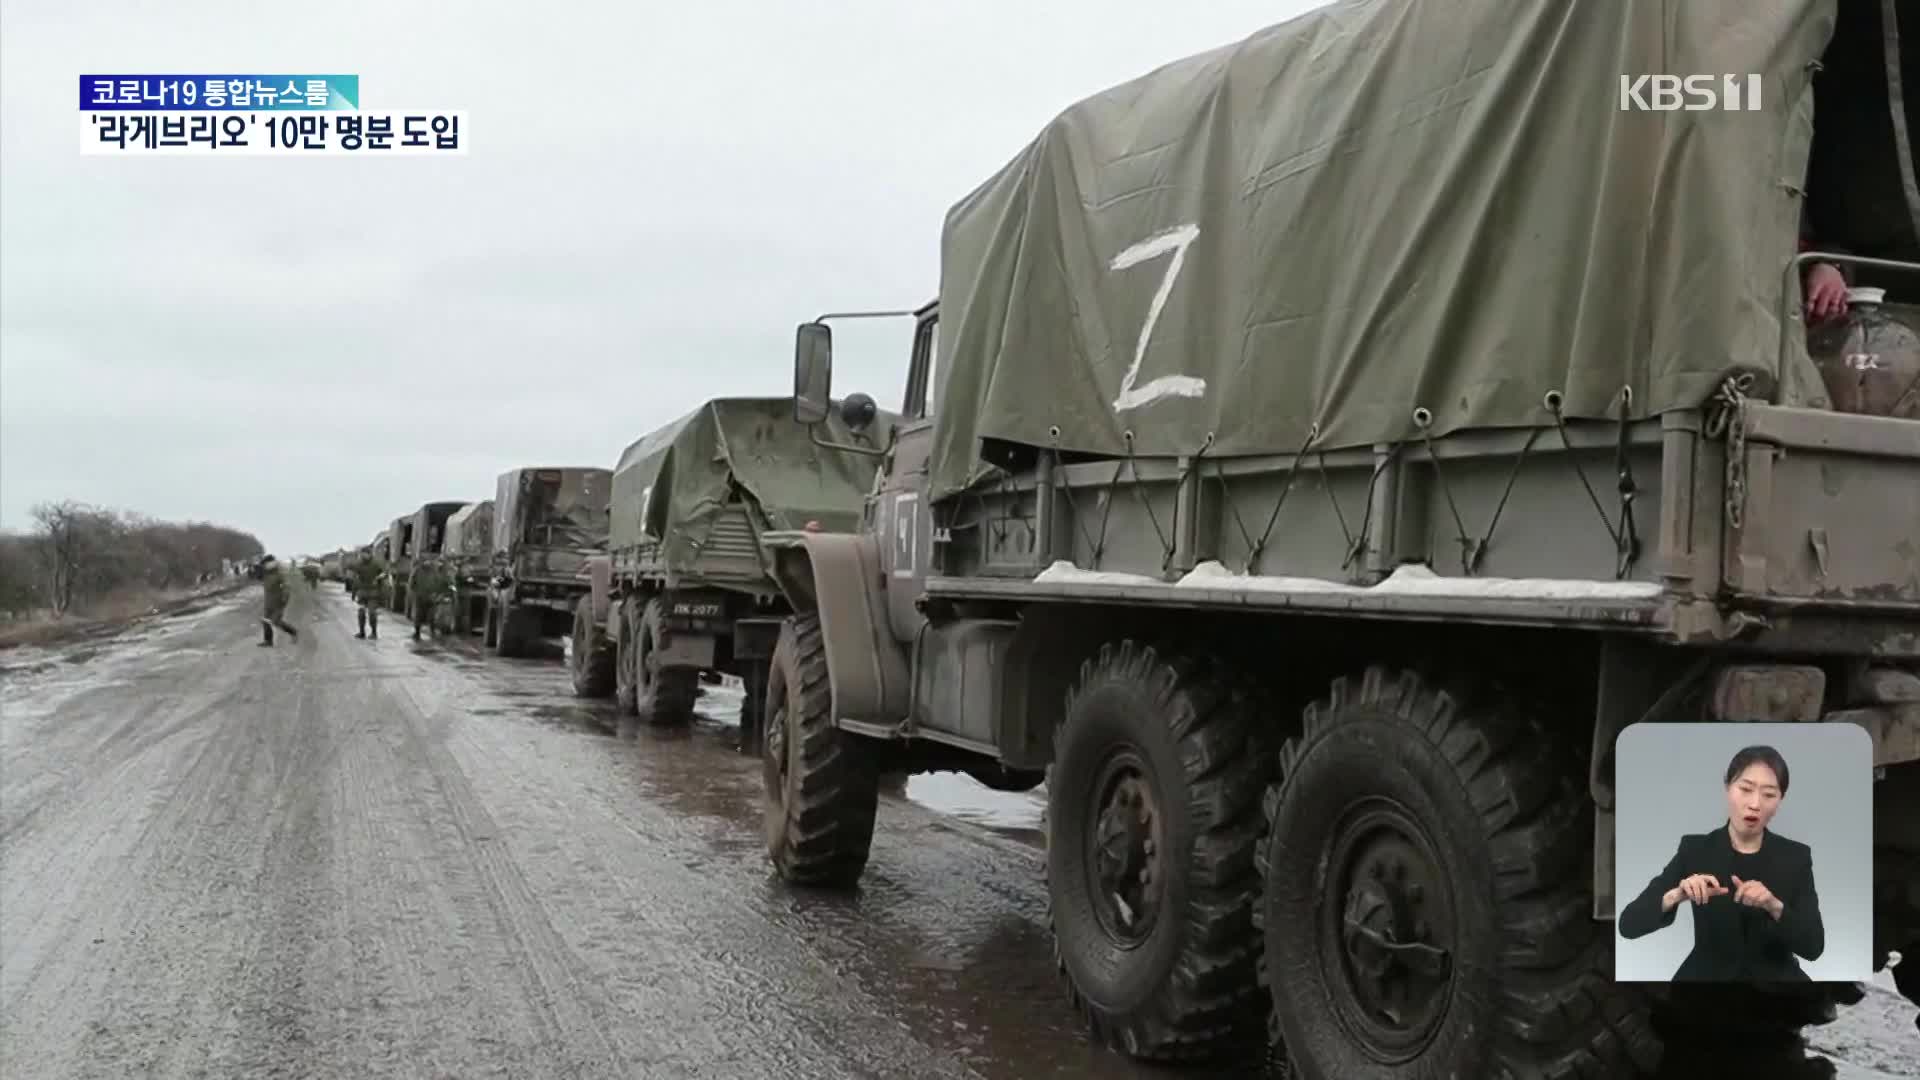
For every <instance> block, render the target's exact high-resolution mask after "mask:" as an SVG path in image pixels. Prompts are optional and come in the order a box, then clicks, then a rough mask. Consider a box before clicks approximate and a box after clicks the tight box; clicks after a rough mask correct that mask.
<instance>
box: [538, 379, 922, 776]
mask: <svg viewBox="0 0 1920 1080" xmlns="http://www.w3.org/2000/svg"><path fill="white" fill-rule="evenodd" d="M862 407H863V404H862V403H861V402H856V403H855V412H856V413H857V415H858V419H859V420H860V422H861V423H862V424H863V425H864V426H865V427H866V428H868V429H869V430H870V431H872V430H876V429H877V430H880V431H885V430H888V429H890V418H888V417H884V416H882V415H881V414H880V412H879V410H878V409H876V408H874V406H873V403H872V401H871V399H868V400H866V401H865V402H864V410H865V411H864V412H862V411H860V410H861V409H862ZM791 413H792V401H791V399H788V398H771V397H763V398H754V397H738V398H716V399H713V400H710V401H706V402H703V403H702V404H701V405H700V406H699V407H698V408H696V409H694V410H693V411H692V412H689V413H687V414H686V415H684V416H682V417H680V418H679V419H677V420H675V421H674V422H673V423H671V424H667V425H666V426H664V427H662V428H660V429H658V430H656V431H652V432H649V433H648V434H646V435H644V436H642V437H641V438H639V439H638V440H636V441H635V442H634V443H633V444H632V445H631V446H629V447H627V449H626V451H625V452H624V453H622V454H621V455H620V462H619V464H618V465H617V466H615V468H614V471H613V509H612V524H611V530H612V545H611V549H610V551H609V554H608V556H607V557H606V558H602V559H596V560H595V561H594V564H593V568H592V575H593V577H592V585H593V588H592V592H591V594H590V595H589V596H587V597H585V598H584V599H583V601H582V602H581V603H580V604H579V605H578V607H577V609H576V611H575V612H574V621H573V638H572V642H571V647H570V659H571V662H572V664H573V677H574V689H575V691H576V692H577V693H579V694H580V695H582V696H585V697H600V696H606V695H608V694H612V695H614V696H615V697H616V698H617V700H618V703H619V708H620V710H621V711H622V714H623V715H625V714H632V715H637V716H639V717H641V718H642V719H644V720H646V721H647V722H649V723H652V724H658V725H670V724H683V723H686V722H688V721H689V720H690V719H692V716H693V708H694V701H695V699H696V697H697V696H698V693H699V686H700V683H699V680H700V677H701V675H702V674H703V673H707V674H711V673H726V674H731V675H735V676H737V677H739V678H740V679H741V681H742V682H743V683H744V684H745V686H746V691H747V692H746V695H745V698H744V699H743V705H742V710H741V717H740V730H741V740H742V742H741V745H742V747H743V748H746V749H749V750H753V749H755V748H757V747H758V745H759V732H760V727H761V724H760V705H761V704H762V703H763V701H764V700H765V676H766V671H767V664H768V662H769V661H770V659H771V657H772V654H773V644H774V641H775V640H776V638H777V637H778V634H779V629H780V623H781V620H782V619H784V618H785V617H786V615H787V614H788V613H789V610H790V609H789V608H788V606H787V603H786V598H785V597H784V596H783V595H782V593H781V590H780V589H779V587H778V586H777V585H776V584H775V583H774V581H773V578H772V576H771V574H770V573H769V568H770V565H771V564H770V561H769V558H768V552H767V550H766V549H765V548H764V547H763V546H762V544H761V539H760V538H761V536H762V535H763V534H765V533H768V532H769V531H780V530H794V529H814V530H824V531H828V532H850V531H852V530H853V529H854V528H855V527H856V526H857V525H858V523H859V519H860V510H861V502H862V498H863V494H864V493H865V491H866V489H867V488H868V486H869V485H870V483H871V481H872V477H873V472H872V466H873V463H872V459H871V458H870V457H864V456H862V455H861V454H860V453H858V452H855V453H848V452H845V451H842V450H839V449H835V448H832V447H822V446H820V445H818V444H816V443H815V442H814V441H813V440H812V439H811V438H809V436H808V433H807V432H806V431H804V430H802V429H799V428H796V427H794V425H793V422H792V419H791ZM828 433H829V435H831V436H832V437H834V438H835V439H838V440H839V441H842V442H849V443H852V444H854V445H856V447H857V449H858V450H865V451H867V452H868V453H873V452H877V451H878V444H877V443H871V442H868V443H866V444H865V445H861V444H860V440H861V438H862V436H860V435H859V434H857V433H855V432H854V431H852V430H851V429H849V428H845V427H844V426H840V427H830V428H829V429H828ZM869 438H870V436H869Z"/></svg>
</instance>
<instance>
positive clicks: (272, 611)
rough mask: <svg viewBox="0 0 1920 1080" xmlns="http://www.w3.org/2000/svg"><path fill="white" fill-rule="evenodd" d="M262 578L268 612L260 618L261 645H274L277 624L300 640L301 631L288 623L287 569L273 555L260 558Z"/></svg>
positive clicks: (289, 635)
mask: <svg viewBox="0 0 1920 1080" xmlns="http://www.w3.org/2000/svg"><path fill="white" fill-rule="evenodd" d="M260 578H261V582H262V584H263V585H264V586H265V591H266V612H265V614H264V616H263V617H262V618H261V620H260V637H261V640H260V645H261V647H262V648H268V649H270V648H272V647H273V628H274V627H276V626H277V627H279V628H280V629H282V630H284V631H286V634H287V636H288V637H290V638H293V639H294V640H296V641H298V640H299V639H300V631H298V630H295V629H294V628H293V627H291V626H289V625H287V623H286V613H287V593H288V584H287V572H286V569H285V568H284V567H282V566H281V565H280V563H279V561H278V560H276V559H275V558H274V557H273V556H271V555H268V556H267V557H266V558H264V559H262V560H260Z"/></svg>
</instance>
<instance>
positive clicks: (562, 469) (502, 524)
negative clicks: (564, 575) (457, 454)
mask: <svg viewBox="0 0 1920 1080" xmlns="http://www.w3.org/2000/svg"><path fill="white" fill-rule="evenodd" d="M612 478H613V474H612V473H610V472H608V471H607V470H606V469H601V468H592V467H587V466H579V465H567V466H543V467H528V468H523V469H510V470H508V471H507V472H504V473H501V474H500V478H499V481H498V483H497V485H496V487H495V490H494V496H493V529H492V536H493V550H494V551H495V552H496V553H497V554H501V555H509V554H512V552H513V550H514V549H515V548H517V547H521V546H531V547H539V548H555V549H565V550H569V551H588V550H594V551H603V550H605V549H606V546H607V504H608V500H609V499H610V498H611V493H610V491H611V482H612Z"/></svg>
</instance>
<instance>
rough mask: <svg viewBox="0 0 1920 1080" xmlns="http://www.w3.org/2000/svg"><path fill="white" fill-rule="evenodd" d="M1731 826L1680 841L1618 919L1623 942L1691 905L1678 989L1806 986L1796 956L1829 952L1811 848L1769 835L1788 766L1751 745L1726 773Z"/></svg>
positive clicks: (1766, 748) (1666, 922)
mask: <svg viewBox="0 0 1920 1080" xmlns="http://www.w3.org/2000/svg"><path fill="white" fill-rule="evenodd" d="M1726 785H1727V824H1726V827H1725V828H1720V829H1715V830H1713V831H1712V832H1709V833H1700V834H1697V835H1692V836H1683V837H1681V838H1680V849H1679V850H1678V851H1676V852H1674V854H1673V859H1672V860H1671V861H1669V862H1668V863H1667V867H1666V869H1664V870H1662V871H1660V873H1658V874H1657V875H1655V876H1654V879H1653V880H1652V881H1649V882H1647V887H1646V888H1645V889H1644V890H1642V891H1641V893H1640V895H1639V896H1637V897H1635V898H1634V900H1633V902H1632V903H1630V904H1628V905H1627V906H1626V908H1625V909H1623V910H1622V911H1621V912H1620V917H1619V923H1620V936H1621V937H1625V938H1638V937H1645V936H1646V935H1648V934H1651V933H1653V932H1654V931H1655V930H1659V929H1661V928H1663V927H1666V926H1670V925H1672V923H1673V916H1674V913H1675V912H1676V911H1678V910H1679V909H1680V905H1681V904H1683V903H1690V904H1692V905H1693V951H1692V952H1690V953H1688V954H1687V958H1686V960H1685V961H1683V962H1682V963H1681V965H1680V970H1678V971H1676V972H1674V975H1673V981H1674V982H1806V981H1808V980H1807V973H1806V972H1804V971H1802V970H1801V969H1800V962H1799V960H1796V959H1794V958H1795V957H1796V956H1798V957H1800V958H1801V959H1805V960H1817V959H1819V958H1820V954H1821V953H1822V952H1824V951H1825V950H1826V947H1827V944H1826V930H1825V928H1824V927H1823V926H1822V925H1821V922H1820V899H1819V896H1818V895H1817V894H1816V893H1815V891H1814V887H1813V850H1812V849H1811V848H1809V847H1807V845H1805V844H1801V843H1796V842H1794V841H1792V840H1789V839H1787V838H1786V837H1784V836H1779V835H1776V834H1774V833H1773V832H1772V831H1770V830H1769V829H1768V828H1767V823H1768V822H1770V821H1772V820H1773V815H1774V814H1775V813H1776V812H1778V811H1779V809H1780V802H1781V800H1782V799H1784V798H1786V795H1787V762H1786V759H1785V758H1782V757H1781V756H1780V753H1779V751H1777V750H1775V749H1774V748H1773V747H1771V746H1749V747H1747V748H1746V749H1744V750H1742V751H1740V752H1739V753H1738V754H1735V755H1734V756H1733V761H1732V762H1731V763H1730V764H1729V765H1728V766H1727V777H1726Z"/></svg>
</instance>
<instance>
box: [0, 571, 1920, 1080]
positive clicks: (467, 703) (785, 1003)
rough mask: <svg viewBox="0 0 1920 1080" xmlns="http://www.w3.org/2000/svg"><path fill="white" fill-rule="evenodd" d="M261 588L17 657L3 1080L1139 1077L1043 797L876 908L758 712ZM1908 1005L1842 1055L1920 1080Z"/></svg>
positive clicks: (2, 725)
mask: <svg viewBox="0 0 1920 1080" xmlns="http://www.w3.org/2000/svg"><path fill="white" fill-rule="evenodd" d="M257 600H258V596H257V592H256V591H253V590H249V591H247V592H244V593H242V594H240V595H238V596H236V597H229V598H225V599H222V600H219V601H217V602H214V603H212V604H211V605H210V606H207V607H205V608H203V609H201V610H197V611H188V612H185V613H181V614H177V615H175V616H173V617H171V618H168V619H162V620H155V621H153V622H151V623H149V624H146V625H143V626H142V627H140V628H138V629H136V630H134V631H132V632H130V633H128V634H127V635H125V636H123V637H121V638H119V639H116V640H113V641H107V642H92V643H88V644H86V645H84V646H76V647H70V648H68V649H66V650H64V651H61V650H55V651H47V652H32V653H29V652H22V651H18V650H16V651H14V652H12V653H9V654H0V667H3V668H5V670H4V672H0V1023H3V1024H4V1028H3V1029H0V1074H4V1075H5V1076H8V1077H15V1076H18V1077H35V1078H54V1077H116V1078H117V1077H125V1076H135V1075H137V1076H156V1077H238V1076H247V1077H253V1076H268V1077H271V1076H287V1077H356V1078H358V1077H407V1078H415V1077H461V1078H466V1077H583V1078H588V1077H590V1078H599V1077H628V1076H646V1077H756V1076H781V1077H788V1078H807V1077H821V1078H825V1077H889V1078H890V1077H904V1076H911V1077H915V1078H937V1077H956V1078H957V1077H981V1078H1014V1077H1022V1078H1027V1077H1102V1078H1118V1077H1132V1076H1149V1075H1165V1074H1160V1073H1157V1072H1153V1071H1149V1070H1146V1069H1143V1068H1138V1067H1134V1066H1131V1065H1129V1064H1128V1063H1127V1062H1125V1061H1124V1060H1123V1059H1120V1058H1118V1057H1115V1056H1113V1055H1110V1054H1107V1053H1105V1052H1103V1051H1100V1050H1097V1049H1094V1048H1092V1047H1090V1046H1089V1045H1088V1042H1087V1040H1086V1038H1085V1036H1084V1034H1083V1032H1082V1030H1081V1028H1080V1026H1079V1025H1078V1024H1077V1023H1076V1022H1075V1018H1074V1015H1073V1013H1072V1011H1071V1010H1070V1009H1069V1008H1068V1006H1067V1005H1066V1004H1065V1002H1064V1000H1063V995H1062V994H1061V992H1060V990H1059V988H1058V986H1057V984H1056V981H1055V976H1054V972H1053V966H1052V963H1051V960H1050V943H1049V936H1048V931H1047V924H1046V902H1045V886H1044V883H1043V881H1042V876H1041V871H1042V862H1041V856H1040V852H1039V850H1038V848H1037V846H1036V844H1035V837H1036V836H1037V830H1038V828H1039V825H1040V822H1039V814H1038V810H1039V805H1040V804H1039V802H1038V800H1037V799H1035V798H1033V797H1032V796H995V795H992V794H990V793H986V792H984V791H983V790H982V789H978V788H977V787H974V786H972V785H971V784H970V782H967V781H959V780H957V779H956V778H953V777H936V778H924V777H923V778H916V779H915V781H914V782H913V784H912V785H911V786H910V788H909V789H908V792H907V794H906V796H905V797H901V796H898V795H891V796H888V797H887V799H886V803H885V805H884V806H883V807H882V811H881V815H880V826H879V829H878V831H877V834H876V837H875V841H874V856H873V863H872V865H871V867H870V869H869V870H868V873H867V876H866V878H865V881H864V885H863V887H862V889H861V890H860V891H859V892H858V893H857V894H856V895H854V896H851V897H839V896H823V895H816V894H808V893H802V892H797V891H795V890H792V889H789V888H786V887H784V886H782V885H781V884H780V883H779V882H777V881H776V880H775V879H774V878H773V877H772V875H771V873H770V872H769V869H768V866H767V863H766V859H765V857H764V855H763V853H762V847H761V840H760V836H759V829H758V821H759V816H758V806H759V801H758V800H759V777H758V772H757V765H756V763H754V762H752V761H749V760H746V759H743V758H741V757H740V756H739V755H737V754H735V753H734V752H733V751H732V749H731V747H730V742H731V738H732V730H731V728H730V726H729V725H730V723H731V720H732V714H733V710H734V709H735V708H736V707H737V702H738V699H737V696H736V695H735V694H734V693H732V692H730V691H727V690H725V689H719V688H716V689H714V690H712V691H710V692H709V693H708V695H707V697H706V699H705V701H704V702H703V711H704V712H705V713H706V714H707V719H706V720H704V721H703V722H702V723H700V724H697V725H696V726H695V727H693V728H692V729H691V730H688V731H680V732H665V733H656V732H652V731H641V732H638V733H637V734H632V735H631V736H630V737H626V738H621V737H616V735H615V734H614V732H613V731H612V730H611V727H610V723H611V715H610V713H609V712H608V711H607V710H603V709H599V708H592V707H583V706H581V705H580V704H579V703H577V702H576V701H574V699H572V697H571V695H570V693H569V691H568V689H567V684H566V679H565V674H564V669H563V668H562V667H561V666H560V665H559V664H557V663H553V662H551V661H547V662H541V661H500V660H482V659H481V658H479V657H478V656H477V655H473V654H471V653H468V652H465V651H463V650H460V649H454V648H440V647H436V646H434V645H432V644H416V643H413V642H411V641H408V640H406V630H407V624H406V623H405V622H404V621H401V620H394V621H393V622H392V624H391V625H386V626H383V630H384V631H385V633H384V635H383V637H382V639H381V640H380V641H378V642H368V641H359V640H355V638H354V636H353V616H352V608H351V607H350V606H349V605H348V603H347V602H346V600H345V599H344V598H343V597H342V596H341V594H340V593H339V592H338V591H337V589H333V588H328V589H326V590H324V591H323V592H322V593H320V594H318V595H307V594H304V593H302V594H300V595H297V596H296V599H295V602H294V607H293V609H292V611H291V612H290V618H291V621H293V622H294V623H295V625H297V626H300V627H302V628H303V631H304V632H303V633H302V634H301V637H300V638H299V640H298V642H297V643H296V642H288V641H286V640H285V639H284V638H283V639H282V640H281V642H280V643H279V646H278V647H276V648H273V649H263V648H259V647H257V645H256V644H255V643H256V641H257V640H258V638H257V634H258V630H257V624H256V623H255V621H254V618H253V616H254V606H255V604H256V603H257ZM1911 1016H1912V1010H1911V1009H1908V1008H1906V1007H1905V1003H1904V1002H1902V1001H1899V1000H1898V999H1895V998H1892V997H1891V996H1890V995H1888V994H1886V993H1884V992H1879V991H1876V993H1875V994H1874V995H1873V996H1871V997H1870V998H1869V1000H1868V1002H1866V1003H1864V1004H1863V1006H1861V1007H1857V1008H1855V1009H1854V1010H1850V1011H1849V1012H1848V1013H1847V1014H1846V1015H1844V1016H1843V1017H1842V1018H1841V1021H1840V1022H1839V1023H1837V1024H1835V1025H1832V1026H1830V1027H1828V1028H1824V1029H1821V1030H1820V1032H1819V1033H1818V1035H1817V1037H1816V1039H1815V1043H1814V1044H1815V1046H1816V1047H1818V1048H1820V1049H1821V1050H1823V1051H1825V1052H1826V1053H1827V1054H1828V1055H1829V1056H1831V1057H1832V1058H1833V1059H1834V1060H1835V1062H1836V1063H1837V1066H1838V1072H1837V1075H1839V1076H1841V1077H1846V1078H1852V1080H1878V1078H1881V1077H1887V1076H1899V1075H1915V1074H1916V1073H1917V1072H1920V1069H1915V1068H1914V1067H1913V1062H1914V1061H1915V1060H1916V1059H1920V1055H1916V1053H1915V1051H1916V1050H1920V1042H1917V1041H1916V1040H1915V1034H1914V1031H1913V1029H1912V1027H1911Z"/></svg>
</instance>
